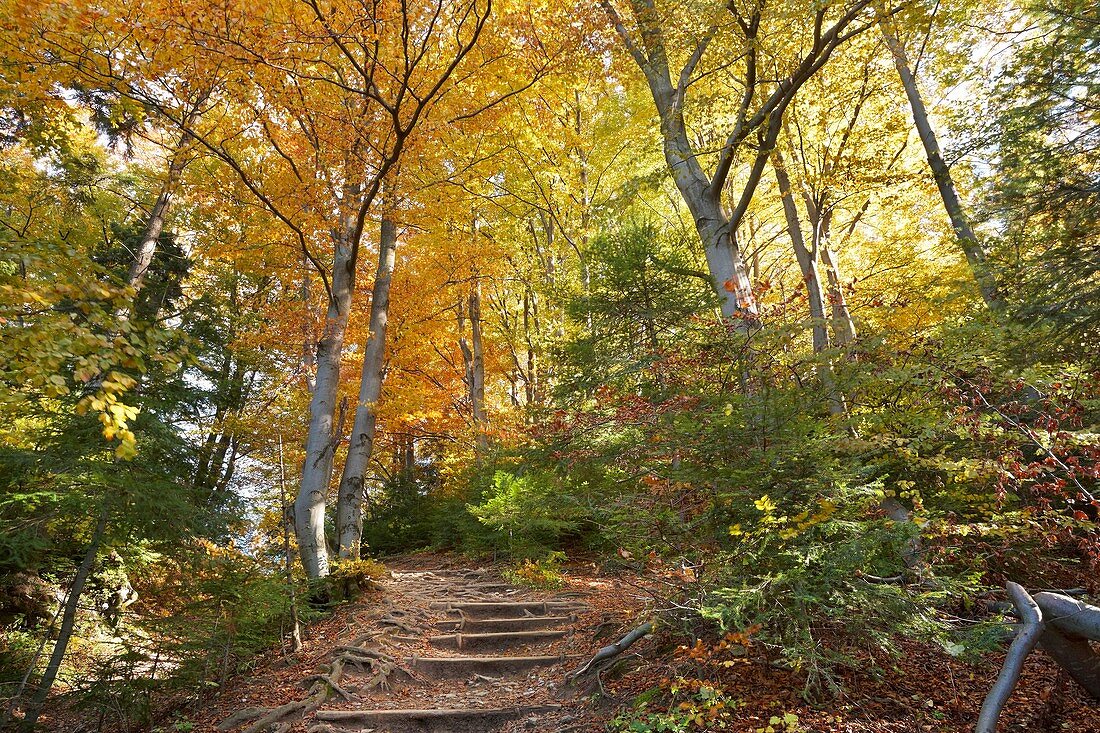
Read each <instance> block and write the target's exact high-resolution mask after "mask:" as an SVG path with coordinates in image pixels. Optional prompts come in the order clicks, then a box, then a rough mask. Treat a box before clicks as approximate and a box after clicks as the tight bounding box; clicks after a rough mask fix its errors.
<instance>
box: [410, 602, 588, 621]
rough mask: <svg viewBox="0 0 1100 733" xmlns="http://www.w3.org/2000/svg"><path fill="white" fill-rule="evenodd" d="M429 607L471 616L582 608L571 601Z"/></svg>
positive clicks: (536, 613)
mask: <svg viewBox="0 0 1100 733" xmlns="http://www.w3.org/2000/svg"><path fill="white" fill-rule="evenodd" d="M430 607H431V608H433V609H435V610H441V611H446V612H447V613H460V614H462V615H463V616H469V617H471V618H481V619H487V618H494V617H504V618H517V617H519V618H522V617H523V616H551V615H555V614H560V613H570V612H573V611H581V610H584V608H585V607H584V606H582V605H580V604H578V603H573V602H571V601H460V600H459V601H456V600H440V601H433V602H432V604H431V606H430Z"/></svg>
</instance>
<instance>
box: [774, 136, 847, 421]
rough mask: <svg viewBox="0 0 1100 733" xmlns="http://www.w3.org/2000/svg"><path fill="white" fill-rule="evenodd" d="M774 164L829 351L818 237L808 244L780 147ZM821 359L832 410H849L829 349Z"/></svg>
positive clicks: (816, 328)
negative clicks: (837, 382) (819, 264)
mask: <svg viewBox="0 0 1100 733" xmlns="http://www.w3.org/2000/svg"><path fill="white" fill-rule="evenodd" d="M772 168H773V170H774V171H775V180H776V183H777V184H778V185H779V196H780V198H781V199H782V201H783V215H784V217H785V218H786V220H787V232H788V234H789V235H790V238H791V244H792V246H793V248H794V254H795V259H796V260H797V261H798V269H799V270H800V271H801V273H802V281H803V283H804V284H805V286H806V298H807V300H808V302H809V310H810V320H811V321H812V324H813V325H812V328H813V347H814V353H815V354H822V353H824V352H827V351H828V349H829V347H830V345H831V344H830V342H829V326H828V323H829V321H828V318H827V317H826V315H825V292H824V290H823V288H822V287H821V274H820V270H819V269H818V266H817V262H818V257H819V251H818V247H817V244H818V241H819V240H818V238H817V236H814V237H813V246H812V247H807V246H806V239H805V237H804V236H803V235H802V223H801V221H800V219H799V216H798V205H797V204H796V203H795V199H794V193H793V191H792V189H791V179H790V176H788V175H787V169H786V167H785V166H784V163H783V157H782V155H781V154H780V153H779V151H775V152H773V153H772ZM822 358H823V361H822V362H821V370H820V372H819V376H820V378H821V384H822V387H824V389H825V392H826V398H827V399H828V401H829V412H831V413H832V414H834V415H843V414H844V413H845V412H847V405H846V404H845V399H844V397H843V396H842V395H841V394H840V392H839V390H838V389H837V386H836V377H835V375H834V374H833V367H832V364H831V363H830V361H829V357H828V354H827V353H826V354H825V356H824V357H822Z"/></svg>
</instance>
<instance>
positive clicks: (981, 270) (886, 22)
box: [879, 13, 1001, 310]
mask: <svg viewBox="0 0 1100 733" xmlns="http://www.w3.org/2000/svg"><path fill="white" fill-rule="evenodd" d="M879 28H880V29H881V30H882V37H883V40H885V41H886V46H887V47H888V48H889V49H890V55H891V56H893V58H894V68H896V69H897V72H898V76H899V77H900V78H901V84H902V86H903V87H904V88H905V96H906V97H907V98H908V99H909V106H910V108H911V109H912V111H913V123H914V125H915V126H916V128H917V134H918V135H919V136H920V141H921V143H922V144H923V145H924V152H925V155H926V156H927V158H928V167H929V168H930V169H931V170H932V177H933V178H934V179H935V181H936V188H938V189H939V192H940V198H941V199H943V207H944V209H945V210H946V211H947V216H948V217H949V218H950V219H951V228H952V229H953V230H954V232H955V238H956V239H957V240H958V242H959V246H960V247H961V248H962V251H963V254H965V255H966V261H967V263H969V265H970V271H971V272H972V273H973V274H974V280H975V281H976V282H977V283H978V289H979V291H980V292H981V295H982V300H984V301H985V304H986V305H987V306H988V307H989V308H991V309H994V310H995V309H997V308H999V307H1000V305H1001V297H1000V294H999V292H998V289H997V281H996V278H995V277H994V274H993V272H992V270H991V269H990V266H989V262H988V261H987V260H986V255H985V250H984V249H983V248H982V245H981V242H979V241H978V237H977V236H976V235H975V234H974V229H973V227H972V226H971V224H970V220H969V219H968V218H967V216H966V212H965V211H964V210H963V205H962V201H961V200H960V199H959V193H958V189H956V187H955V180H954V178H953V177H952V176H951V168H950V167H949V166H948V165H947V161H945V160H944V159H943V153H942V152H941V151H940V143H939V140H938V139H937V137H936V132H935V130H933V129H932V123H931V122H930V121H929V120H928V109H927V107H925V105H924V99H923V98H922V97H921V93H920V88H919V87H918V86H917V79H916V76H915V75H914V74H913V70H912V68H911V67H910V65H909V57H908V55H907V54H906V52H905V46H904V45H903V44H902V42H901V38H900V37H899V36H898V34H897V29H896V27H895V25H894V22H893V20H892V19H891V18H890V17H889V16H887V15H885V14H882V13H880V14H879Z"/></svg>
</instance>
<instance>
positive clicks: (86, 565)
mask: <svg viewBox="0 0 1100 733" xmlns="http://www.w3.org/2000/svg"><path fill="white" fill-rule="evenodd" d="M107 501H108V500H107V499H106V498H104V500H103V508H102V509H100V512H99V519H97V520H96V525H95V530H94V531H93V532H92V539H91V541H90V542H89V543H88V549H87V550H86V551H85V552H84V559H83V560H82V561H81V562H80V567H78V568H77V569H76V575H75V576H74V577H73V584H72V585H71V586H70V587H69V597H68V598H67V599H66V601H65V610H64V612H63V613H62V616H61V628H60V629H59V630H58V632H57V641H55V642H54V646H53V653H52V654H51V655H50V661H49V663H48V664H47V665H46V671H45V672H44V673H43V674H42V681H41V682H39V683H38V690H37V691H35V693H34V697H33V698H32V699H31V701H30V704H29V705H28V707H27V713H26V716H25V717H24V719H23V725H24V727H25V728H26V730H33V729H34V725H35V723H36V722H37V721H38V716H39V715H40V714H41V713H42V706H43V705H44V704H45V702H46V698H48V697H49V695H50V690H51V689H52V688H53V683H54V680H56V679H57V673H58V671H59V670H60V669H61V661H62V660H63V659H64V658H65V650H66V649H68V647H69V639H70V638H71V637H72V635H73V627H74V626H75V625H76V612H77V610H78V609H79V607H80V596H81V593H83V592H84V585H85V584H86V583H87V582H88V576H89V575H91V573H92V568H93V566H94V565H95V558H96V555H97V554H99V547H100V545H101V544H102V543H103V534H104V533H105V532H106V531H107V518H108V516H109V515H110V511H109V505H108V503H107Z"/></svg>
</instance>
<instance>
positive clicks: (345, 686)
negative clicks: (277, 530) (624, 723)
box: [218, 566, 606, 733]
mask: <svg viewBox="0 0 1100 733" xmlns="http://www.w3.org/2000/svg"><path fill="white" fill-rule="evenodd" d="M379 585H380V586H381V587H380V588H379V593H378V594H377V596H376V597H380V599H381V600H380V601H375V602H374V603H371V604H370V605H369V606H367V607H366V608H365V610H363V611H360V612H358V613H355V614H352V615H351V616H350V620H349V622H348V623H347V626H346V627H345V629H344V633H341V634H340V635H339V638H338V639H337V640H336V641H335V643H334V644H332V646H331V650H330V651H329V652H328V653H327V655H326V656H325V657H324V658H323V659H321V660H319V661H320V662H321V664H320V669H319V670H317V672H318V673H317V674H313V675H309V676H307V677H306V678H305V679H303V680H302V684H301V686H302V687H303V688H307V689H308V692H307V694H306V696H305V697H304V698H300V699H298V700H296V701H295V702H294V703H290V704H288V705H287V706H281V707H280V708H268V709H264V710H263V711H260V710H259V709H255V708H253V709H251V710H252V711H253V714H248V715H247V716H246V717H240V718H239V719H236V720H234V719H233V717H232V716H231V717H230V718H227V719H224V720H223V721H222V722H221V725H219V726H218V727H219V729H220V730H244V731H257V732H258V731H261V730H263V731H266V730H276V731H291V730H294V731H308V732H309V733H343V732H345V731H347V732H350V731H376V732H377V733H407V732H412V731H424V732H429V733H473V732H475V731H477V732H482V731H485V732H488V731H499V732H501V733H504V732H506V731H531V730H538V731H548V730H553V731H569V730H573V731H580V730H587V729H590V728H589V726H588V725H587V724H585V723H584V722H583V721H582V719H581V718H578V717H577V715H576V713H575V712H574V710H575V709H576V707H577V706H576V705H575V704H574V702H575V701H574V697H575V695H574V693H573V691H572V690H571V689H569V688H567V687H566V686H565V684H564V682H565V678H566V675H567V674H568V672H569V671H571V670H573V669H575V668H577V667H579V666H580V665H581V664H583V663H584V662H585V661H587V660H588V659H589V658H590V657H591V656H592V653H593V652H594V650H595V647H597V646H598V643H597V642H596V641H595V640H594V638H593V633H592V632H593V630H594V629H596V628H597V627H599V626H600V625H601V621H603V620H606V614H601V613H600V612H598V611H593V610H592V609H590V608H589V607H588V605H587V603H586V597H587V596H588V595H589V594H588V593H586V592H585V591H583V590H581V591H577V590H573V591H563V592H557V593H554V592H540V591H533V590H529V589H524V588H520V587H517V586H515V585H512V584H509V583H507V582H505V581H504V580H503V578H502V577H501V576H500V575H499V574H497V573H496V572H494V571H491V570H486V569H450V570H439V569H435V570H420V569H416V568H414V567H412V566H405V567H400V566H398V567H396V568H394V569H393V570H392V571H391V573H390V574H389V577H387V578H385V579H383V580H381V581H379ZM605 625H606V624H605ZM283 707H285V710H283V709H282V708H283ZM242 712H246V713H247V712H248V711H247V710H246V711H242ZM277 713H279V714H278V715H277ZM582 717H584V716H583V715H582Z"/></svg>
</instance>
